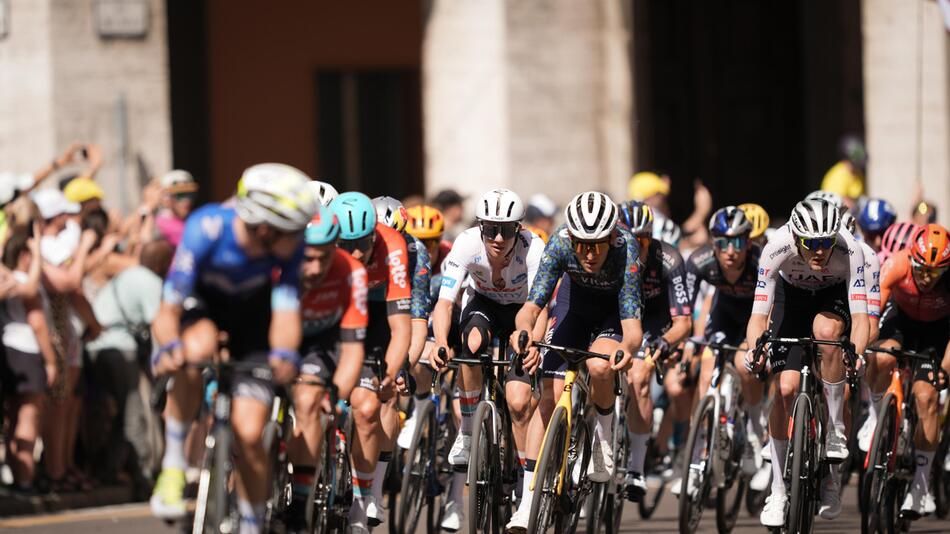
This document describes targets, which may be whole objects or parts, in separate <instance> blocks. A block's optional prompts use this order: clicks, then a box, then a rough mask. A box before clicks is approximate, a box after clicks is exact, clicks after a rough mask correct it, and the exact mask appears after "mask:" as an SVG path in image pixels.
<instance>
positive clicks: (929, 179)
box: [862, 0, 950, 225]
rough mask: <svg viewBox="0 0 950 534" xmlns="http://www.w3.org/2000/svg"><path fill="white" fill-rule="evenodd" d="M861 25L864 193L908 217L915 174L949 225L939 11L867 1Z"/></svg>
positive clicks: (946, 95) (949, 144)
mask: <svg viewBox="0 0 950 534" xmlns="http://www.w3.org/2000/svg"><path fill="white" fill-rule="evenodd" d="M862 29H863V34H864V108H865V131H866V134H865V135H866V139H867V146H868V154H869V156H870V159H869V162H868V194H869V195H870V196H880V197H884V198H887V199H888V200H890V201H891V202H893V203H895V207H896V208H897V209H898V213H899V215H900V218H901V219H906V218H907V217H908V216H909V211H910V209H911V206H910V204H911V203H912V198H913V195H914V189H915V188H914V181H915V180H917V179H920V180H921V182H922V184H923V188H924V197H925V198H926V199H927V200H930V201H932V202H935V203H936V204H937V206H938V207H939V212H938V213H939V216H940V222H941V224H945V225H946V224H948V223H950V85H948V81H950V79H948V62H950V54H948V37H947V30H946V29H945V27H944V25H943V20H942V18H941V14H940V9H939V7H938V6H937V3H936V2H930V1H923V0H915V1H913V2H899V3H895V2H891V1H889V0H864V2H863V4H862ZM918 106H920V107H919V110H918ZM918 174H919V176H917V175H918Z"/></svg>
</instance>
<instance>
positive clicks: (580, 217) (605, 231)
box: [564, 191, 617, 240]
mask: <svg viewBox="0 0 950 534" xmlns="http://www.w3.org/2000/svg"><path fill="white" fill-rule="evenodd" d="M564 218H565V219H567V229H568V231H569V232H570V234H571V235H572V236H574V237H576V238H577V239H584V240H599V239H603V238H605V237H607V236H609V235H610V232H613V230H614V227H616V226H617V205H616V204H614V203H613V201H612V200H610V197H608V196H607V195H605V194H603V193H599V192H597V191H588V192H586V193H581V194H579V195H577V196H576V197H574V198H572V199H571V201H570V202H568V204H567V207H566V208H564Z"/></svg>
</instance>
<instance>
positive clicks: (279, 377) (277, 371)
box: [267, 357, 297, 386]
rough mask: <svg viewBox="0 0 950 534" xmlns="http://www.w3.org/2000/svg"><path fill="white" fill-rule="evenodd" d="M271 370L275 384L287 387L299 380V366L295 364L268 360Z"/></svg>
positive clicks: (279, 359) (281, 360)
mask: <svg viewBox="0 0 950 534" xmlns="http://www.w3.org/2000/svg"><path fill="white" fill-rule="evenodd" d="M267 363H269V364H270V368H271V370H272V371H273V372H274V382H275V383H277V384H280V385H282V386H283V385H287V384H290V383H291V382H293V380H294V379H295V378H297V366H296V365H294V364H293V362H290V361H287V360H284V359H281V358H273V357H272V358H268V360H267Z"/></svg>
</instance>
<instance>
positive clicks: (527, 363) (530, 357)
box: [522, 347, 541, 375]
mask: <svg viewBox="0 0 950 534" xmlns="http://www.w3.org/2000/svg"><path fill="white" fill-rule="evenodd" d="M522 365H523V366H524V370H525V372H526V373H528V374H529V375H533V374H534V372H535V371H536V370H537V369H538V367H540V366H541V352H540V351H539V350H538V348H537V347H531V348H529V349H528V351H527V352H525V354H524V361H523V362H522Z"/></svg>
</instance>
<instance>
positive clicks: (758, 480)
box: [749, 464, 772, 491]
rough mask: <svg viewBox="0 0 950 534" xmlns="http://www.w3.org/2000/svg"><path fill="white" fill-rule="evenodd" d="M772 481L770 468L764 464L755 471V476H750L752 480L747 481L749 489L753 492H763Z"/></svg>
mask: <svg viewBox="0 0 950 534" xmlns="http://www.w3.org/2000/svg"><path fill="white" fill-rule="evenodd" d="M771 481H772V466H771V465H768V464H765V465H763V466H762V467H760V468H759V470H758V471H756V473H755V475H753V476H752V480H750V481H749V489H751V490H754V491H765V488H767V487H769V482H771Z"/></svg>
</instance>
